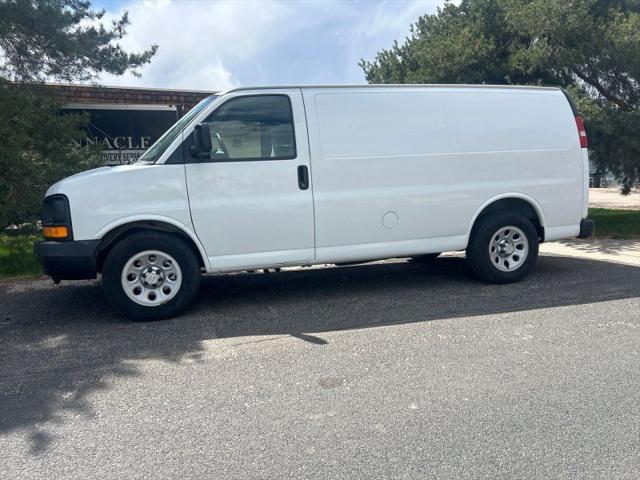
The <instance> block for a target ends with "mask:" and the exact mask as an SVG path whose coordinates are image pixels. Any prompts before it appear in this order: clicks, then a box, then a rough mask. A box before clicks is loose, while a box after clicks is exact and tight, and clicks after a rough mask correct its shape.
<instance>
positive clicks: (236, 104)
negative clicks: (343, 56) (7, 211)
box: [35, 85, 594, 319]
mask: <svg viewBox="0 0 640 480" xmlns="http://www.w3.org/2000/svg"><path fill="white" fill-rule="evenodd" d="M586 147H587V138H586V134H585V131H584V126H583V124H582V120H581V118H580V117H579V116H578V112H577V111H576V110H575V107H574V106H573V104H572V103H571V100H570V99H569V97H568V96H567V95H566V94H565V93H564V92H563V91H562V90H560V89H555V88H534V87H497V86H496V87H493V86H439V85H412V86H399V85H398V86H386V85H368V86H303V87H278V88H275V87H274V88H250V89H247V88H240V89H236V90H231V91H229V92H227V93H225V94H223V95H221V96H219V97H216V98H208V99H205V100H203V101H202V102H201V103H200V104H198V105H197V106H196V107H195V108H193V109H192V110H191V111H190V112H189V113H188V114H187V115H186V116H185V117H183V118H182V119H180V120H179V121H178V122H177V123H176V124H175V125H174V126H173V127H172V128H171V129H169V130H168V131H167V132H166V133H165V134H164V136H162V137H161V138H160V139H159V140H158V141H157V142H156V143H155V144H154V145H153V146H152V147H151V148H150V149H149V150H148V151H147V152H146V153H145V154H144V155H143V156H142V157H141V158H140V160H139V161H138V162H137V163H135V164H133V165H129V166H117V167H113V168H108V167H104V168H99V169H96V170H92V171H88V172H85V173H81V174H79V175H74V176H72V177H69V178H67V179H65V180H62V181H61V182H58V183H56V184H55V185H53V186H52V187H51V188H50V189H49V191H48V192H47V195H46V197H45V199H44V206H43V219H42V220H43V225H44V236H45V241H43V242H40V243H38V244H37V245H36V247H35V252H36V255H37V256H38V257H39V259H40V261H41V262H42V264H43V266H44V269H45V271H46V272H47V273H48V274H49V275H50V276H51V277H52V278H53V279H54V280H56V281H59V280H62V279H84V278H95V277H96V275H97V273H101V274H102V284H103V288H104V291H105V294H106V297H107V299H108V300H109V301H110V303H111V304H112V305H113V307H114V308H115V309H116V310H117V311H118V312H120V313H122V314H124V315H126V316H129V317H134V318H138V319H157V318H165V317H169V316H172V315H175V314H176V313H178V312H179V311H181V310H182V309H184V308H185V307H186V306H187V305H188V304H189V302H190V301H191V300H192V298H193V296H194V295H195V293H196V291H197V289H198V285H199V281H200V275H201V273H203V272H206V273H216V272H230V271H242V270H253V269H257V268H270V267H281V266H293V265H310V264H324V263H342V262H357V261H366V260H373V259H382V258H390V257H409V256H422V258H424V259H427V260H428V259H429V258H433V257H434V256H436V255H438V254H439V253H441V252H444V251H451V250H465V249H466V254H467V258H468V260H469V262H470V265H471V267H472V269H473V271H474V272H475V273H476V274H477V275H478V276H479V277H480V278H482V279H483V280H486V281H489V282H495V283H507V282H513V281H516V280H519V279H521V278H522V277H524V276H525V275H526V274H527V273H529V271H530V270H531V269H532V268H533V266H534V264H535V262H536V258H537V255H538V244H539V242H542V241H551V240H558V239H562V238H568V237H586V236H589V235H591V234H592V233H593V230H594V224H593V222H592V221H590V220H587V219H586V217H587V203H588V199H587V197H588V174H589V169H588V154H587V148H586ZM318 274H319V275H321V273H318Z"/></svg>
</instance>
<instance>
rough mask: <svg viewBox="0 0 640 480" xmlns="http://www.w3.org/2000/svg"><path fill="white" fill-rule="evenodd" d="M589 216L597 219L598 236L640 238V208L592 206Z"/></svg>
mask: <svg viewBox="0 0 640 480" xmlns="http://www.w3.org/2000/svg"><path fill="white" fill-rule="evenodd" d="M589 218H592V219H593V220H595V221H596V234H595V235H596V237H600V238H603V237H604V238H621V239H624V238H640V210H609V209H606V208H590V209H589Z"/></svg>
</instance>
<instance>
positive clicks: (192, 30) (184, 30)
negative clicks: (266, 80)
mask: <svg viewBox="0 0 640 480" xmlns="http://www.w3.org/2000/svg"><path fill="white" fill-rule="evenodd" d="M125 10H127V11H128V12H129V19H130V21H131V25H130V26H129V29H128V35H127V36H126V37H125V38H124V40H123V41H122V42H121V43H122V46H123V47H124V48H125V49H127V50H129V51H141V50H144V49H145V48H148V47H149V46H150V45H153V44H157V45H159V50H158V53H157V54H156V56H155V57H154V58H153V60H152V62H151V63H150V64H149V65H146V66H145V67H144V69H143V70H142V77H140V78H137V77H134V76H133V75H130V74H126V75H123V76H121V77H116V76H113V75H103V76H102V77H101V79H100V83H104V84H108V85H132V86H136V85H144V86H148V87H171V88H193V89H208V90H224V89H228V88H232V87H235V86H238V85H239V82H238V80H237V78H236V77H235V76H234V75H233V73H232V72H231V71H229V69H228V68H227V67H226V66H225V62H226V61H249V60H250V59H251V58H254V57H256V56H257V55H259V54H260V52H262V51H264V50H265V49H268V48H269V45H270V44H273V43H274V42H277V41H279V40H280V38H281V37H282V36H283V35H285V33H284V32H286V29H285V28H281V27H282V25H283V23H282V22H285V23H284V24H285V25H286V23H287V22H290V21H291V20H292V16H293V11H292V9H290V8H289V7H288V6H287V4H285V3H281V2H274V1H267V0H264V1H260V2H257V1H246V2H188V1H180V2H178V1H175V2H172V1H170V0H159V1H150V0H147V1H145V2H132V3H130V4H125V5H123V6H122V8H120V9H119V10H118V11H114V12H109V14H108V15H107V16H106V18H105V20H106V21H109V20H110V19H112V18H116V17H118V16H119V15H121V14H122V12H123V11H125ZM223 59H224V61H223Z"/></svg>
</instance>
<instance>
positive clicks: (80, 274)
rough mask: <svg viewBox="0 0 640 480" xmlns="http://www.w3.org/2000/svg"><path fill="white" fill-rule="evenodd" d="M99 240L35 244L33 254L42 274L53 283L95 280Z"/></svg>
mask: <svg viewBox="0 0 640 480" xmlns="http://www.w3.org/2000/svg"><path fill="white" fill-rule="evenodd" d="M99 244H100V240H76V241H66V242H65V241H62V242H56V241H53V240H45V241H42V242H36V244H35V245H34V247H33V253H35V255H36V258H37V259H38V261H39V262H40V265H42V268H43V270H44V273H46V274H47V275H49V276H50V277H51V278H53V279H54V280H55V281H59V280H86V279H91V278H96V276H97V272H96V253H97V251H98V245H99Z"/></svg>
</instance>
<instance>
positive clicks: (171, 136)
mask: <svg viewBox="0 0 640 480" xmlns="http://www.w3.org/2000/svg"><path fill="white" fill-rule="evenodd" d="M216 98H217V96H216V95H212V96H210V97H207V98H205V99H204V100H202V101H201V102H200V103H198V104H197V105H196V106H195V107H193V108H192V109H191V110H189V112H188V113H187V114H186V115H185V116H184V117H182V118H181V119H180V120H178V121H177V122H176V123H175V124H174V125H173V126H172V127H171V128H170V129H169V130H167V131H166V132H164V134H163V135H162V136H161V137H160V138H159V139H158V140H156V141H155V143H154V144H153V145H151V147H149V149H148V150H147V151H146V152H144V153H143V154H142V155H141V156H140V158H138V161H137V162H135V163H154V162H155V161H157V160H158V158H160V155H162V153H163V152H164V151H165V150H166V149H167V147H168V146H169V145H171V143H172V142H173V141H174V140H175V139H176V137H177V136H178V135H180V132H182V130H183V129H184V127H186V126H187V125H189V123H190V122H191V120H193V119H194V118H195V117H196V116H197V115H198V114H199V113H200V112H201V111H202V110H204V109H205V108H206V107H207V105H209V104H210V103H211V102H213V101H214V100H215V99H216Z"/></svg>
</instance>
